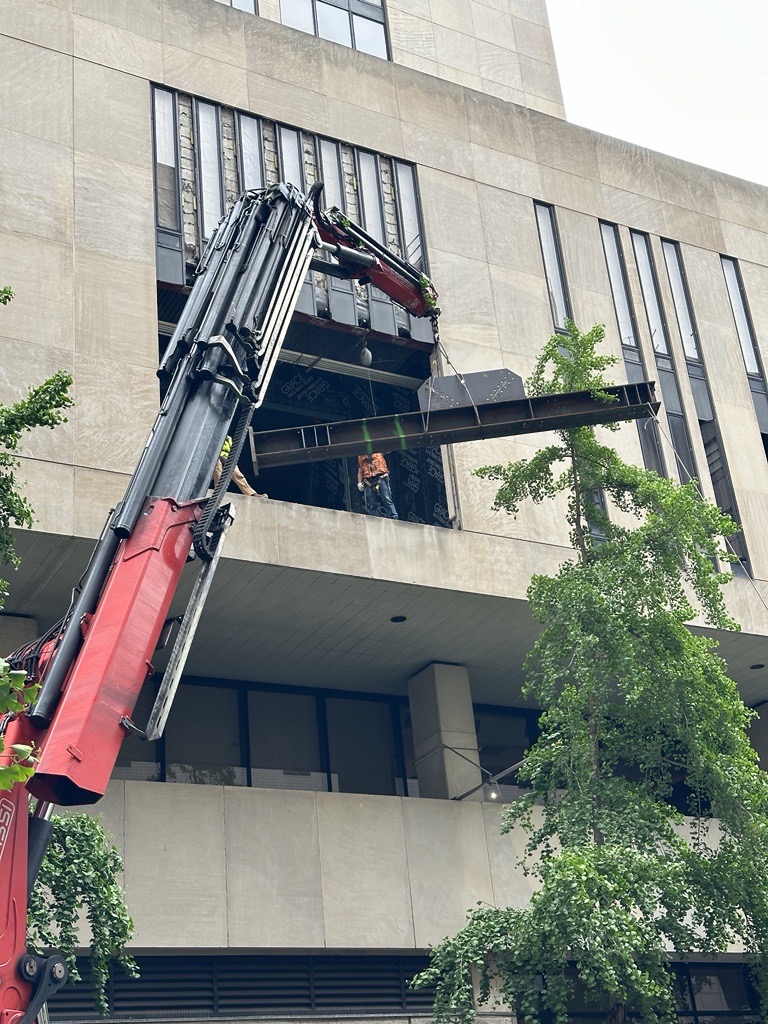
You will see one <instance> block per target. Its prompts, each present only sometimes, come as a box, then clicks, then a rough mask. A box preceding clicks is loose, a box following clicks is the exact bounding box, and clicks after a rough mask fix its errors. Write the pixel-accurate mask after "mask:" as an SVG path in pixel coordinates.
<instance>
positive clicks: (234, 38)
mask: <svg viewBox="0 0 768 1024" xmlns="http://www.w3.org/2000/svg"><path fill="white" fill-rule="evenodd" d="M245 20H246V19H245V18H244V16H243V13H242V11H238V10H237V9H235V8H233V7H230V6H228V5H227V6H224V5H223V4H220V5H219V6H218V7H211V5H210V2H209V0H164V3H163V39H164V40H165V42H166V43H170V44H171V45H172V46H178V47H181V49H182V50H190V51H192V52H194V53H199V54H200V55H201V56H204V57H209V58H211V59H212V60H215V61H219V62H221V63H223V64H230V65H235V66H237V67H240V68H244V67H245V29H244V27H243V24H244V22H245ZM247 20H252V19H247Z"/></svg>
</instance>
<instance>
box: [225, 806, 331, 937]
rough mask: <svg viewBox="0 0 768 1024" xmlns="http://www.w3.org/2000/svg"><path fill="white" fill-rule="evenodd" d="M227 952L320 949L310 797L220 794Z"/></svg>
mask: <svg viewBox="0 0 768 1024" xmlns="http://www.w3.org/2000/svg"><path fill="white" fill-rule="evenodd" d="M224 819H225V842H226V850H227V914H228V935H229V945H230V946H232V947H234V948H237V947H241V948H248V949H254V948H256V949H258V948H259V947H265V946H266V947H272V948H275V947H278V948H291V947H296V946H300V947H302V948H304V949H312V948H322V947H323V946H324V945H325V935H324V929H323V901H322V889H321V877H320V851H319V841H318V833H317V810H316V805H315V794H314V793H300V792H296V793H292V792H288V791H285V790H268V789H255V790H254V789H236V788H230V789H225V790H224Z"/></svg>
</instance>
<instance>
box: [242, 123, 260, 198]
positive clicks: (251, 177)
mask: <svg viewBox="0 0 768 1024" xmlns="http://www.w3.org/2000/svg"><path fill="white" fill-rule="evenodd" d="M237 120H238V124H239V126H240V180H241V185H242V187H243V188H262V187H263V185H264V165H263V160H262V155H261V127H260V125H259V119H258V118H257V117H248V116H247V115H246V114H240V115H239V116H238V119H237Z"/></svg>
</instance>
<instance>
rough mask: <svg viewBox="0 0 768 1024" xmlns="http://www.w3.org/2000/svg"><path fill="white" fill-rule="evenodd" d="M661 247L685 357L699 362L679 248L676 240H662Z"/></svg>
mask: <svg viewBox="0 0 768 1024" xmlns="http://www.w3.org/2000/svg"><path fill="white" fill-rule="evenodd" d="M661 248H662V250H663V252H664V260H665V262H666V264H667V273H668V274H669V284H670V287H671V288H672V301H673V302H674V304H675V314H676V315H677V323H678V326H679V328H680V336H681V338H682V339H683V349H684V350H685V355H686V358H687V359H693V360H697V361H699V362H700V361H701V356H700V355H699V343H698V339H697V336H696V327H695V326H694V323H693V313H692V311H691V304H690V299H689V296H688V288H687V286H686V283H685V278H684V276H683V265H682V262H681V259H680V250H679V248H678V246H677V243H676V242H668V241H662V243H661Z"/></svg>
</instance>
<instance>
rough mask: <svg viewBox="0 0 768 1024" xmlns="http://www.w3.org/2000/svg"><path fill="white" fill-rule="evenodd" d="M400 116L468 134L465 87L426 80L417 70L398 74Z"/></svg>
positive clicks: (435, 129) (436, 129) (463, 136)
mask: <svg viewBox="0 0 768 1024" xmlns="http://www.w3.org/2000/svg"><path fill="white" fill-rule="evenodd" d="M395 81H396V84H397V98H398V104H399V107H400V116H401V117H402V119H403V120H404V121H407V122H409V123H410V124H412V125H419V126H421V127H423V128H428V129H430V130H431V131H433V132H444V133H445V134H446V135H455V136H458V137H459V138H461V139H468V138H469V128H468V125H467V110H466V106H465V103H464V95H465V94H464V91H463V90H462V89H461V88H459V87H458V86H455V85H451V84H450V83H448V82H440V81H437V82H435V81H431V82H430V81H427V79H425V78H424V77H423V76H422V75H420V74H418V73H417V72H414V71H406V70H402V71H400V72H399V73H398V74H397V76H396V79H395Z"/></svg>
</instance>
